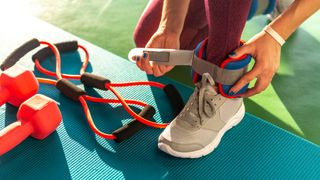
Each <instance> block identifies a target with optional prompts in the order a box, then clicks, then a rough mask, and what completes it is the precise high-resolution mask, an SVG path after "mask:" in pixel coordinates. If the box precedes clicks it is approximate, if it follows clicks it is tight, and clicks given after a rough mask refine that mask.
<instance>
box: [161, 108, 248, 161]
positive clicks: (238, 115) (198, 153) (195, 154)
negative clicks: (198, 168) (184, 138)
mask: <svg viewBox="0 0 320 180" xmlns="http://www.w3.org/2000/svg"><path fill="white" fill-rule="evenodd" d="M244 114H245V107H244V104H242V105H241V107H240V108H239V110H238V112H237V113H236V114H235V116H233V117H232V119H231V120H230V121H229V122H228V123H227V124H226V125H225V126H224V127H223V128H222V129H221V130H220V131H219V132H218V134H217V136H216V138H215V139H214V140H213V141H212V142H211V143H210V144H208V145H207V146H206V147H204V148H202V149H200V150H197V151H192V152H178V151H175V150H173V149H172V148H171V147H170V146H168V145H167V144H164V143H158V148H159V149H160V150H161V151H163V152H166V153H168V154H170V155H172V156H174V157H179V158H200V157H202V156H206V155H208V154H210V153H211V152H212V151H214V149H215V148H217V146H218V145H219V144H220V141H221V139H222V137H223V135H224V134H225V133H226V132H227V131H228V130H229V129H231V128H232V127H234V126H236V125H238V124H239V123H240V122H241V120H242V119H243V117H244Z"/></svg>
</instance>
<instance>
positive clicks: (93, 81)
mask: <svg viewBox="0 0 320 180" xmlns="http://www.w3.org/2000/svg"><path fill="white" fill-rule="evenodd" d="M80 80H81V82H82V84H84V85H85V86H89V87H95V88H98V89H102V90H107V89H106V87H105V84H106V83H110V80H109V79H107V78H105V77H102V76H98V75H95V74H92V73H83V74H82V75H81V78H80Z"/></svg>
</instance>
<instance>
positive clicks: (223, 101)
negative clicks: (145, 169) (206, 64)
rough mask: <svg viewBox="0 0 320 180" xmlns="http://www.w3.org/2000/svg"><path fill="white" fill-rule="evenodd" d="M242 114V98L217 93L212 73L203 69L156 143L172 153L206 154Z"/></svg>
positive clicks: (243, 112) (235, 123) (187, 155)
mask: <svg viewBox="0 0 320 180" xmlns="http://www.w3.org/2000/svg"><path fill="white" fill-rule="evenodd" d="M244 114H245V109H244V104H243V100H242V98H236V99H229V98H225V97H223V96H222V95H220V94H218V93H217V92H216V90H215V89H214V81H213V79H212V77H211V76H210V75H209V74H208V73H205V74H203V76H202V80H201V82H199V83H197V84H196V87H195V90H194V93H193V94H192V95H191V96H190V98H189V100H188V102H187V104H186V106H185V107H184V109H183V110H182V111H181V113H180V114H179V115H178V116H177V117H176V118H175V119H174V120H173V121H172V122H171V123H170V124H169V125H168V126H167V127H166V129H165V130H164V131H163V132H162V133H161V135H160V137H159V140H158V147H159V149H160V150H162V151H164V152H166V153H168V154H170V155H172V156H175V157H181V158H199V157H202V156H205V155H207V154H209V153H211V152H212V151H213V150H214V149H215V148H216V147H217V146H218V145H219V143H220V140H221V138H222V136H223V135H224V133H225V132H226V131H227V130H229V129H230V128H232V127H233V126H235V125H237V124H238V123H239V122H240V121H241V120H242V119H243V116H244Z"/></svg>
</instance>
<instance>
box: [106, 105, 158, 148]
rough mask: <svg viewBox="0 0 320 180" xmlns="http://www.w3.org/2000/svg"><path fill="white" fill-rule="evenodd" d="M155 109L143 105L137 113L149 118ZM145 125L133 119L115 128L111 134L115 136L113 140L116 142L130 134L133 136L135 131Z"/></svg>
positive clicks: (128, 136)
mask: <svg viewBox="0 0 320 180" xmlns="http://www.w3.org/2000/svg"><path fill="white" fill-rule="evenodd" d="M155 112H156V111H155V109H154V108H153V107H152V106H150V105H147V106H145V107H144V108H143V109H142V110H141V112H140V113H139V115H140V116H141V117H143V118H145V119H151V118H152V117H153V115H154V114H155ZM144 127H146V125H144V124H142V123H141V122H139V121H138V120H136V119H134V120H132V121H131V122H130V123H128V124H126V125H125V126H122V127H121V128H119V129H117V130H115V131H114V132H113V133H112V134H113V135H115V136H116V139H115V141H116V142H122V141H124V140H126V139H128V138H130V137H131V136H133V135H134V134H135V133H137V132H138V131H139V130H141V129H142V128H144Z"/></svg>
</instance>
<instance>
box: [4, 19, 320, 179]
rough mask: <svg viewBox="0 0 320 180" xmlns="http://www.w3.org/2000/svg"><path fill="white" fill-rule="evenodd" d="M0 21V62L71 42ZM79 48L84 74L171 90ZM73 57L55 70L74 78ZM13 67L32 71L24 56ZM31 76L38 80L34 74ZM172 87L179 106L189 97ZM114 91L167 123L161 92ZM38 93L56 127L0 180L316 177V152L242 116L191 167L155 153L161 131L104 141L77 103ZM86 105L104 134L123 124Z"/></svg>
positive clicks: (47, 29)
mask: <svg viewBox="0 0 320 180" xmlns="http://www.w3.org/2000/svg"><path fill="white" fill-rule="evenodd" d="M0 17H1V18H0V20H1V22H2V23H3V24H4V26H3V27H2V28H0V40H1V44H0V59H1V60H2V59H4V57H5V56H6V55H8V54H9V53H10V52H11V51H12V49H14V48H15V47H16V46H17V45H18V44H20V43H21V42H24V41H25V40H27V39H29V38H31V37H37V38H39V39H41V40H49V41H55V42H56V41H62V40H70V39H75V38H76V37H74V36H72V35H70V34H68V33H66V32H63V31H61V30H59V29H57V28H55V27H53V26H51V25H49V24H46V23H44V22H42V21H39V20H37V19H33V18H29V17H25V18H23V19H21V17H19V18H17V19H15V18H12V19H10V20H8V19H5V17H4V16H0ZM31 25H32V26H31ZM101 38H103V37H101ZM80 42H81V44H83V45H85V46H86V47H88V49H89V52H90V53H91V66H90V68H89V71H90V72H91V71H92V72H94V73H97V74H100V75H103V76H106V77H108V78H109V79H110V80H112V81H114V82H120V81H133V80H147V79H149V80H156V81H160V82H164V83H169V82H170V83H175V82H173V81H171V80H169V79H165V78H157V79H154V78H151V77H147V76H146V75H145V74H143V73H141V72H140V71H138V69H137V68H136V67H135V66H134V65H133V64H130V63H129V62H127V61H124V60H123V59H121V58H119V57H117V56H115V55H113V54H111V53H109V52H107V51H105V50H102V49H101V48H98V47H96V46H93V45H91V44H89V43H87V42H84V41H82V40H80ZM79 56H83V55H82V54H81V53H80V54H77V53H74V54H65V55H63V56H62V59H64V60H63V65H62V66H63V67H62V69H63V71H64V72H68V73H77V72H78V68H79V67H80V64H81V63H80V61H79ZM20 64H22V65H24V66H27V67H29V68H30V69H33V64H32V63H31V62H30V54H29V55H28V56H26V57H24V58H23V61H22V62H21V63H20ZM44 66H46V67H48V68H49V69H54V62H53V61H49V60H48V61H46V62H45V63H44ZM35 73H36V75H38V76H41V74H40V73H38V72H37V71H36V72H35ZM175 84H176V86H177V87H178V89H179V90H180V92H181V93H182V94H183V96H184V99H185V100H186V99H187V98H188V96H189V95H190V93H191V92H192V90H191V89H189V88H187V87H185V86H182V85H179V84H177V83H175ZM79 86H80V87H82V86H81V85H79ZM86 90H87V91H88V93H89V94H91V95H95V96H103V97H112V96H111V94H110V93H108V92H102V91H95V90H92V89H86ZM119 91H120V92H121V93H122V94H123V95H125V97H128V98H136V99H140V100H142V101H146V102H148V103H150V104H151V105H153V106H154V107H156V108H157V109H158V111H157V114H156V115H155V120H156V121H159V122H160V121H167V120H169V119H170V118H172V115H171V111H170V108H169V107H170V106H169V105H168V102H167V101H166V99H165V96H164V94H163V93H162V92H161V91H159V90H157V89H153V88H148V87H141V88H129V89H119ZM40 93H42V94H45V95H47V96H50V97H51V98H53V99H55V100H56V101H57V102H59V103H60V106H59V107H60V109H61V111H62V114H63V123H62V124H61V125H60V126H59V128H58V129H57V131H56V132H55V133H53V134H52V135H51V136H49V137H48V138H47V139H45V140H44V141H37V140H34V139H32V138H28V139H27V140H26V141H24V142H23V143H22V144H21V145H19V146H18V147H17V148H15V149H14V150H13V151H11V152H10V153H8V154H6V155H4V156H2V157H0V167H1V168H0V177H1V179H9V178H32V179H35V178H48V179H58V178H61V179H62V178H63V179H71V178H75V179H84V178H104V179H213V178H215V179H220V178H246V179H257V178H288V179H302V178H303V179H319V178H320V166H319V164H320V148H319V147H318V146H316V145H314V144H312V143H310V142H307V141H305V140H303V139H301V138H299V137H296V136H294V135H292V134H290V133H288V132H286V131H283V130H281V129H279V128H277V127H275V126H273V125H271V124H269V123H266V122H264V121H263V120H261V119H258V118H256V117H254V116H252V115H250V114H247V115H246V116H245V118H244V120H243V121H242V122H241V123H240V125H238V126H237V127H235V128H233V129H232V130H230V131H229V132H228V133H227V134H226V135H225V137H223V141H222V143H221V144H220V145H219V147H218V148H217V149H216V150H215V151H214V152H213V153H212V154H210V155H209V156H207V157H204V158H200V159H196V160H188V159H177V158H173V157H170V156H167V155H165V154H164V153H162V152H160V151H159V150H158V149H157V137H158V135H159V134H160V132H161V130H158V129H152V128H146V129H144V130H142V131H141V132H139V133H138V134H136V135H135V136H134V137H133V138H131V139H130V140H128V141H125V142H123V143H121V144H117V143H115V142H113V141H106V140H104V139H101V138H99V137H97V136H95V135H94V134H93V133H92V132H91V130H90V129H89V127H88V125H87V123H86V120H85V118H84V115H83V112H82V109H81V106H80V105H79V104H77V103H75V102H72V101H70V100H68V99H66V98H65V97H64V96H63V95H61V94H59V92H58V91H57V90H56V89H55V88H53V87H52V86H49V85H42V86H41V89H40ZM89 106H90V108H91V110H92V114H93V117H94V119H95V121H96V124H97V126H98V127H99V128H101V129H102V130H104V131H108V132H110V131H112V130H113V129H115V128H117V127H119V126H120V125H121V123H126V122H128V121H129V120H130V117H129V116H128V115H127V114H126V113H125V111H124V110H123V109H122V108H121V107H119V106H116V105H100V104H93V103H90V104H89ZM16 111H17V110H16V108H14V107H12V106H10V105H5V106H2V107H1V108H0V128H3V127H4V126H6V125H8V124H10V123H11V122H13V121H14V119H15V114H16Z"/></svg>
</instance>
